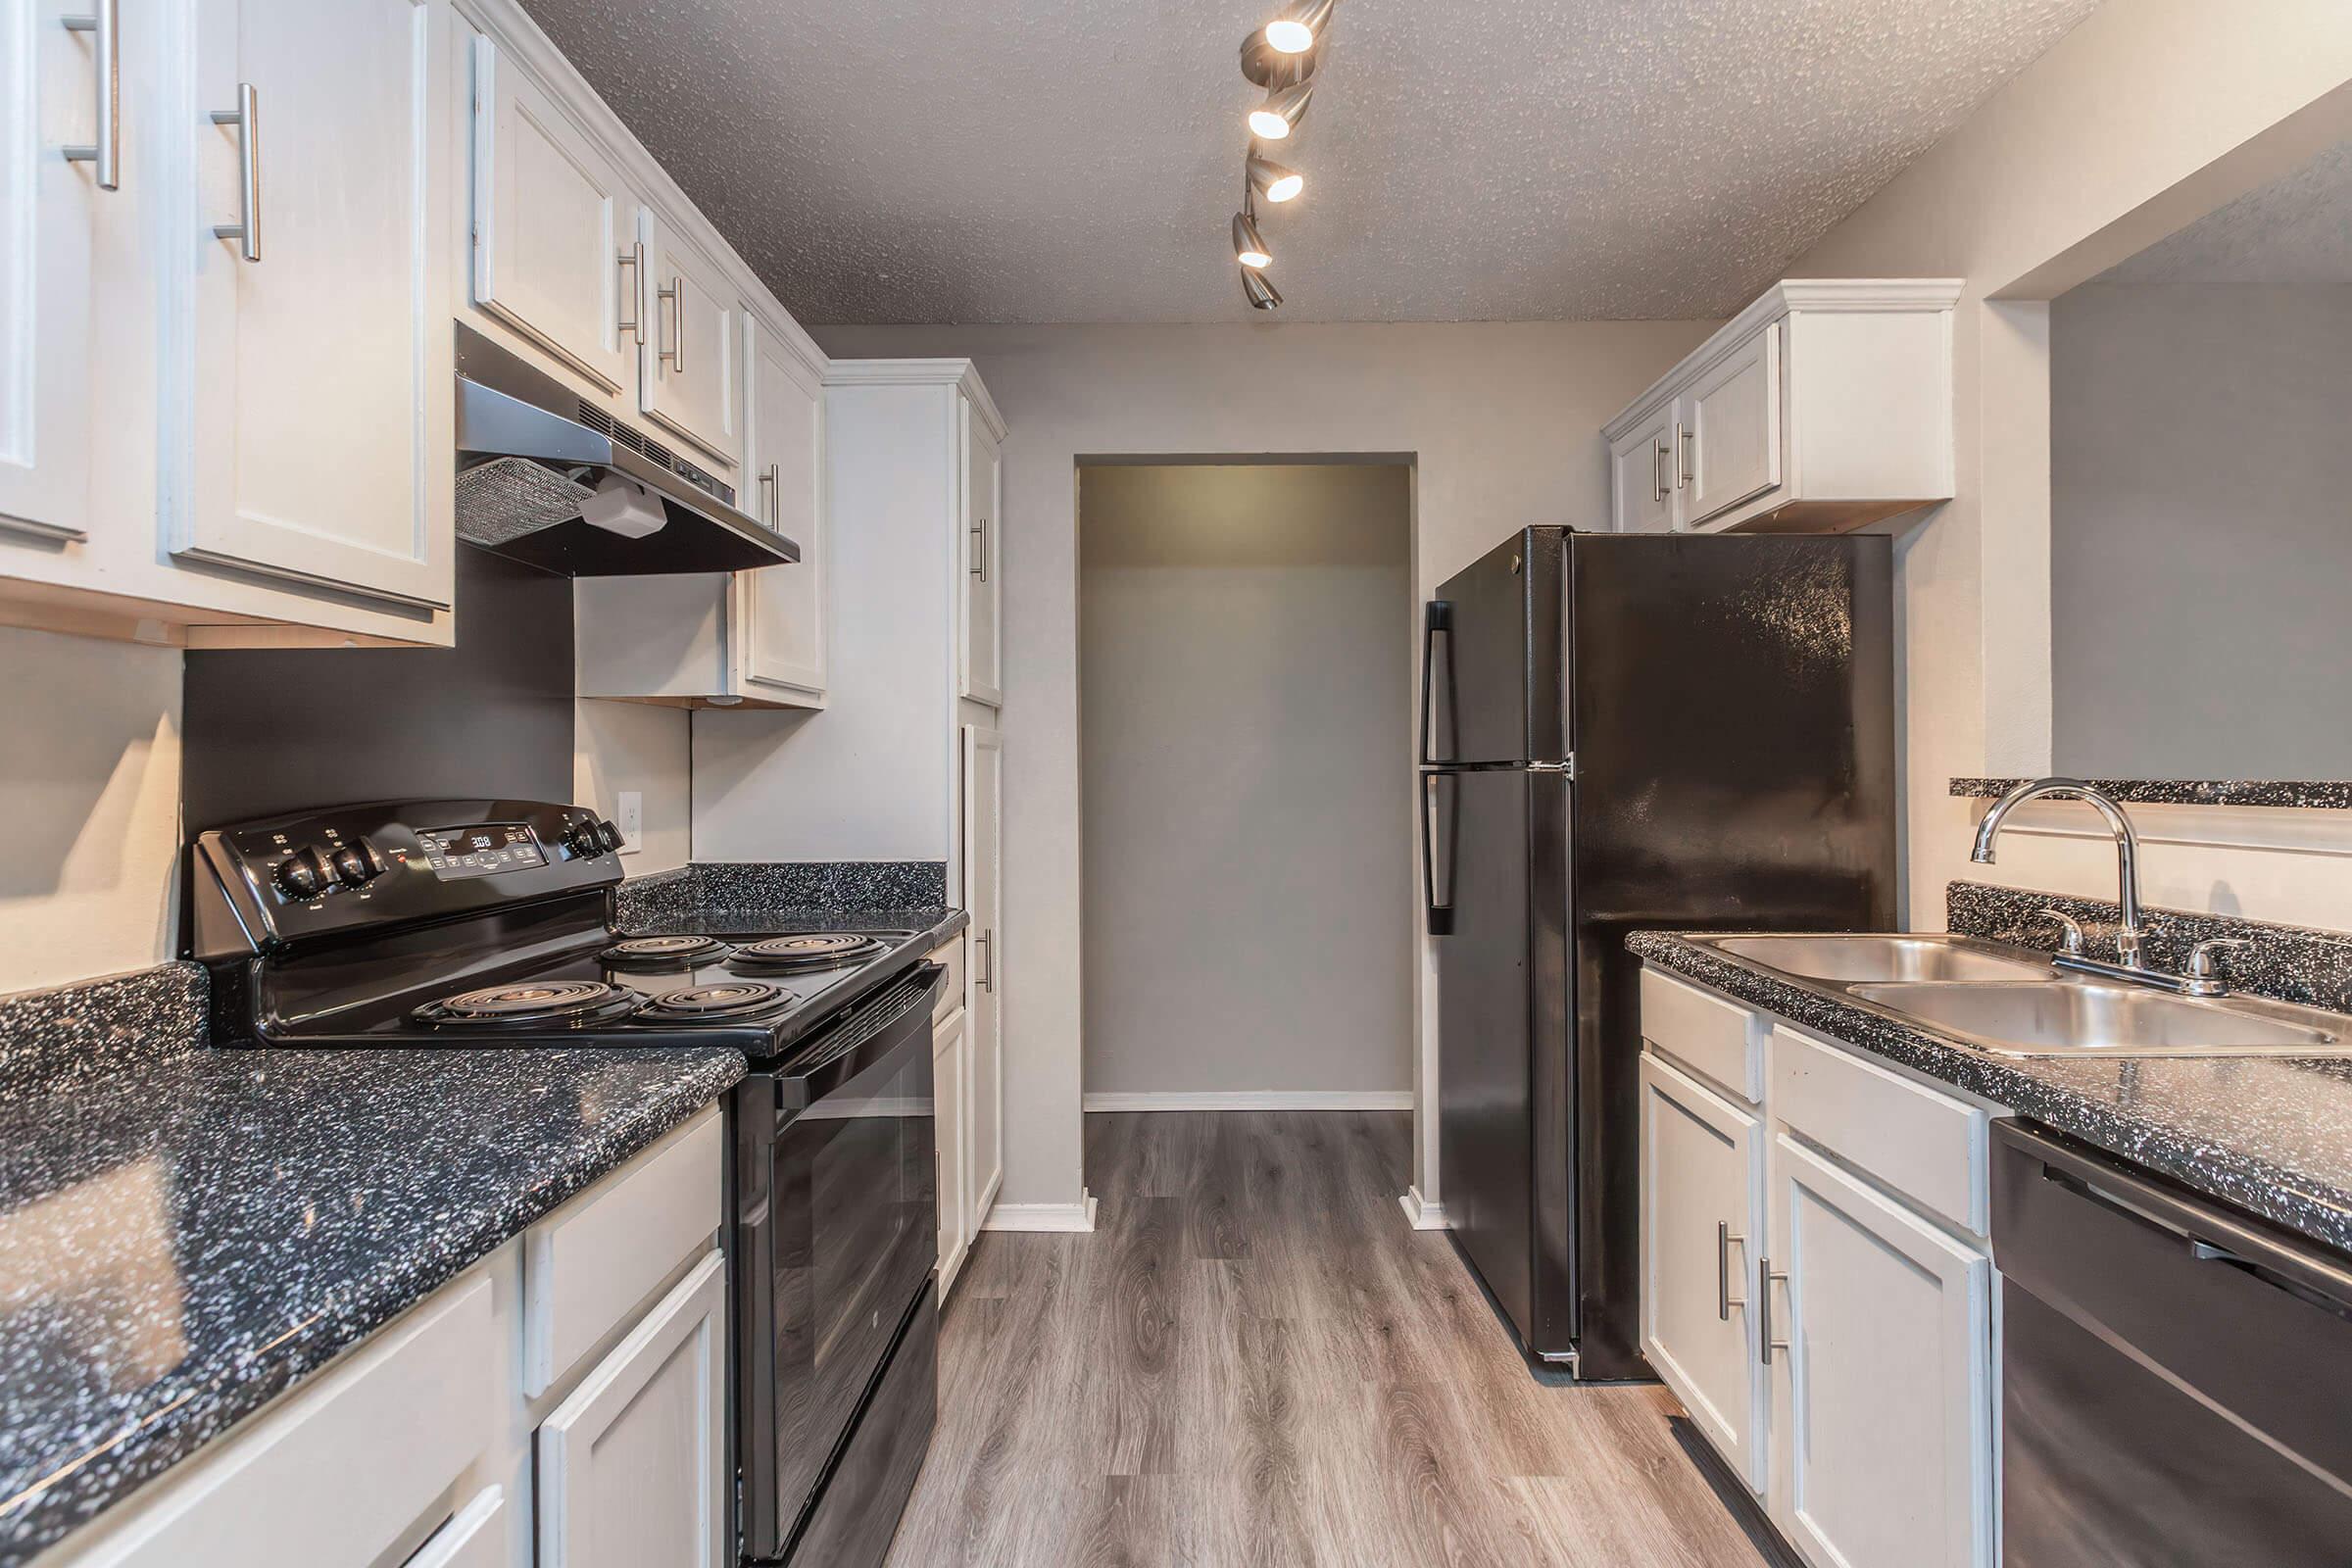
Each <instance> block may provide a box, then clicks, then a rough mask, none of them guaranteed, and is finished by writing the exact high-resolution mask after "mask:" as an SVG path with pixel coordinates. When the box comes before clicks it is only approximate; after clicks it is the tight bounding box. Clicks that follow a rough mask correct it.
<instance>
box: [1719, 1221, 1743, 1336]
mask: <svg viewBox="0 0 2352 1568" xmlns="http://www.w3.org/2000/svg"><path fill="white" fill-rule="evenodd" d="M1734 1247H1737V1248H1739V1249H1740V1250H1741V1251H1743V1252H1744V1251H1745V1250H1747V1238H1746V1237H1744V1236H1742V1235H1740V1233H1739V1232H1738V1231H1735V1230H1733V1229H1732V1228H1731V1226H1730V1225H1728V1224H1726V1223H1724V1222H1723V1221H1722V1220H1717V1221H1716V1222H1715V1320H1716V1321H1717V1322H1719V1323H1729V1322H1730V1321H1731V1320H1732V1308H1733V1307H1735V1306H1737V1307H1740V1308H1741V1309H1743V1310H1744V1309H1745V1307H1746V1306H1747V1298H1746V1297H1744V1296H1734V1295H1733V1294H1732V1249H1733V1248H1734Z"/></svg>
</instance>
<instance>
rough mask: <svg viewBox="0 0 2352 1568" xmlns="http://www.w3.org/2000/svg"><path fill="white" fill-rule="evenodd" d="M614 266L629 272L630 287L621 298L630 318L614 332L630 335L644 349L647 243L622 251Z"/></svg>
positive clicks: (640, 242)
mask: <svg viewBox="0 0 2352 1568" xmlns="http://www.w3.org/2000/svg"><path fill="white" fill-rule="evenodd" d="M614 265H615V266H616V267H625V268H627V269H628V270H629V286H628V288H627V290H626V291H624V292H623V293H622V294H621V296H620V300H621V304H622V306H623V307H624V308H625V309H626V310H627V312H628V319H626V320H624V321H622V322H621V323H620V324H619V325H618V326H617V327H615V328H614V330H616V331H621V332H626V333H628V334H629V336H631V337H633V338H635V339H636V340H637V346H638V347H639V348H643V347H645V241H643V240H639V241H638V242H637V243H636V244H634V245H632V246H630V247H629V248H628V249H627V250H625V251H622V252H621V253H620V254H619V256H618V257H617V258H615V260H614Z"/></svg>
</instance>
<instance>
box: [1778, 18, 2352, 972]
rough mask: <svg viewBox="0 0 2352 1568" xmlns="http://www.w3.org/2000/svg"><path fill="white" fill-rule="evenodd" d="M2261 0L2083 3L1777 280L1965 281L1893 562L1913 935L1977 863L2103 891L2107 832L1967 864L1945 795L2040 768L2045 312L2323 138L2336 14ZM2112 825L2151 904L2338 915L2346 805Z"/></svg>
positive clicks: (2047, 682)
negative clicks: (1918, 512) (1940, 458)
mask: <svg viewBox="0 0 2352 1568" xmlns="http://www.w3.org/2000/svg"><path fill="white" fill-rule="evenodd" d="M2259 9H2260V24H2259V25H2253V24H2252V22H2251V14H2250V13H2249V11H2248V9H2247V8H2246V7H2244V6H2242V5H2237V4H2233V3H2229V0H2133V3H2132V4H2130V5H2110V6H2104V7H2101V8H2100V9H2099V10H2098V11H2096V12H2094V13H2092V15H2091V16H2090V17H2089V18H2088V19H2087V20H2085V21H2084V22H2083V23H2082V25H2080V26H2078V27H2077V28H2075V30H2074V31H2072V32H2070V33H2068V34H2067V35H2066V37H2065V38H2064V39H2062V40H2060V42H2059V43H2058V44H2057V45H2056V46H2055V47H2053V48H2052V49H2051V50H2050V51H2049V52H2048V53H2047V54H2045V55H2043V56H2042V57H2041V58H2040V59H2039V60H2037V61H2036V62H2034V65H2032V66H2031V67H2029V68H2028V69H2027V70H2026V71H2025V72H2023V73H2020V74H2019V75H2018V76H2017V77H2016V78H2015V79H2014V80H2012V81H2011V82H2010V83H2009V84H2008V85H2007V86H2005V87H2003V88H2002V89H2001V91H1999V92H1998V93H1996V94H1994V95H1993V97H1992V98H1991V99H1990V100H1988V101H1987V102H1986V104H1985V107H1984V108H1983V109H1981V110H1979V111H1978V112H1977V113H1976V114H1975V115H1974V116H1973V117H1971V118H1970V120H1969V121H1968V122H1967V123H1965V124H1963V125H1962V126H1961V127H1960V128H1959V129H1958V130H1957V131H1955V132H1953V133H1952V135H1950V136H1949V137H1947V138H1946V139H1945V140H1944V141H1942V142H1941V143H1939V144H1938V145H1937V146H1936V147H1935V148H1933V149H1931V150H1930V151H1929V152H1928V153H1927V154H1926V155H1925V156H1923V157H1922V158H1920V159H1919V161H1918V162H1916V163H1914V164H1913V165H1912V166H1911V167H1910V168H1909V169H1907V170H1906V171H1904V172H1902V173H1901V174H1899V175H1897V176H1896V177H1895V178H1894V179H1893V180H1891V181H1889V182H1888V183H1887V186H1886V187H1885V188H1884V189H1882V190H1881V191H1880V192H1879V193H1878V194H1877V195H1875V196H1873V197H1872V198H1871V199H1870V200H1869V201H1868V202H1866V203H1864V204H1863V205H1862V206H1861V207H1860V208H1859V209H1858V210H1856V211H1855V212H1854V213H1853V214H1852V216H1850V217H1848V218H1847V219H1846V220H1845V221H1842V222H1840V223H1839V224H1838V225H1837V226H1836V227H1835V228H1833V229H1832V230H1831V231H1830V232H1829V234H1828V235H1826V236H1825V237H1824V238H1823V239H1822V240H1821V241H1820V242H1819V243H1818V244H1816V245H1815V246H1814V248H1813V249H1812V250H1810V251H1808V252H1807V253H1806V254H1805V255H1804V256H1803V257H1802V258H1800V259H1799V260H1798V261H1797V262H1796V263H1795V264H1793V265H1792V266H1791V267H1790V268H1789V269H1788V270H1789V275H1791V276H1800V277H1925V276H1944V277H1951V276H1957V277H1961V278H1964V279H1965V280H1966V285H1967V287H1966V292H1965V293H1964V295H1963V296H1962V299H1961V301H1960V305H1959V310H1958V313H1957V316H1956V319H1955V324H1954V332H1953V338H1954V342H1953V350H1954V372H1955V382H1956V385H1955V393H1956V398H1955V402H1956V406H1957V408H1958V411H1959V418H1958V430H1957V455H1958V474H1959V495H1958V498H1957V499H1955V500H1954V501H1952V502H1950V503H1948V504H1946V505H1945V506H1942V507H1940V508H1937V509H1936V511H1934V512H1933V513H1931V514H1929V515H1927V516H1926V517H1925V518H1924V519H1922V520H1921V521H1920V522H1918V523H1917V524H1915V525H1914V526H1912V527H1911V528H1910V529H1909V530H1908V531H1907V533H1906V534H1905V536H1904V538H1903V539H1902V541H1901V542H1900V544H1899V546H1898V550H1897V561H1898V564H1899V565H1898V571H1899V578H1898V581H1899V585H1900V586H1899V590H1898V594H1899V600H1900V605H1901V611H1902V616H1903V620H1904V659H1905V669H1904V690H1903V703H1904V708H1905V735H1906V752H1905V759H1904V761H1905V770H1906V775H1907V779H1906V786H1905V799H1906V803H1907V808H1908V822H1907V831H1908V837H1907V855H1908V861H1909V875H1908V886H1909V893H1910V911H1909V912H1910V918H1911V921H1912V923H1913V924H1915V925H1918V926H1921V927H1925V928H1932V927H1936V926H1939V925H1941V924H1942V922H1943V918H1944V912H1943V893H1944V888H1945V885H1946V884H1947V883H1949V882H1951V881H1952V880H1954V879H1955V878H1973V879H1975V880H1985V879H1986V873H1987V872H1989V873H1990V874H1991V875H1992V876H1993V877H1996V878H1998V879H1999V880H2001V881H2003V882H2005V883H2006V884H2008V885H2011V886H2018V887H2039V888H2046V889H2049V890H2051V891H2054V892H2061V893H2071V894H2076V895H2080V896H2083V897H2098V898H2113V897H2114V893H2115V855H2114V849H2113V846H2112V845H2111V844H2110V843H2109V841H2108V840H2107V838H2106V836H2105V834H2104V833H2103V832H2092V833H2079V832H2076V831H2073V830H2071V829H2070V828H2069V827H2068V825H2067V818H2065V817H2064V816H2062V815H2057V814H2050V815H2048V817H2047V820H2048V821H2049V822H2050V823H2051V825H2052V827H2053V828H2056V829H2058V831H2056V832H2038V831H2025V832H2018V833H2013V834H2011V835H2010V836H2009V837H2008V838H2007V839H2006V840H2005V841H2004V842H2003V844H2002V846H2001V858H2000V863H1999V865H1998V866H1997V867H1982V866H1973V867H1972V866H1971V865H1970V863H1969V860H1968V849H1969V842H1970V837H1971V828H1972V825H1973V822H1974V819H1975V816H1976V814H1977V812H1978V811H1980V810H1981V809H1983V805H1984V803H1983V802H1978V801H1964V800H1955V799H1953V798H1952V797H1951V796H1949V795H1948V794H1947V793H1946V788H1947V785H1948V782H1949V780H1951V779H1952V778H1954V777H1960V776H1980V775H2018V774H2035V773H2042V772H2046V771H2048V769H2049V766H2050V760H2051V757H2052V739H2053V737H2052V729H2051V621H2050V559H2051V556H2050V470H2051V464H2050V427H2049V416H2050V380H2049V368H2048V336H2049V314H2050V308H2049V306H2048V305H2047V304H2046V303H2043V302H2045V301H2046V300H2048V299H2049V298H2050V297H2051V296H2052V295H2054V294H2056V293H2061V292H2063V291H2064V290H2065V289H2066V288H2068V287H2070V286H2072V285H2073V284H2075V283H2077V282H2079V281H2082V280H2083V279H2085V278H2087V277H2090V276H2093V275H2095V274H2097V273H2098V272H2100V271H2103V270H2106V269H2107V268H2108V267H2111V266H2113V265H2114V264H2115V263H2117V262H2120V261H2122V260H2124V258H2125V257H2126V256H2128V255H2131V254H2132V253H2134V252H2136V251H2137V250H2139V249H2140V248H2141V247H2143V246H2145V245H2146V244H2148V243H2149V242H2151V241H2153V240H2155V239H2156V238H2158V237H2160V236H2161V235H2162V234H2164V233H2166V232H2169V231H2170V230H2171V229H2173V228H2177V227H2180V226H2181V225H2183V224H2185V223H2187V222H2188V221H2192V220H2194V219H2196V218H2198V217H2201V216H2202V215H2203V213H2204V212H2205V211H2206V210H2209V209H2210V207H2212V206H2213V205H2216V204H2217V202H2218V200H2220V199H2225V198H2226V197H2227V196H2229V195H2231V194H2235V192H2236V191H2239V190H2243V189H2245V188H2247V187H2248V186H2249V185H2252V184H2257V183H2260V182H2261V181H2262V180H2264V179H2267V178H2270V177H2272V176H2274V175H2276V174H2278V173H2283V172H2285V171H2286V170H2287V169H2288V168H2291V167H2294V166H2295V165H2296V164H2299V163H2301V162H2302V161H2304V160H2305V159H2306V158H2308V157H2310V156H2311V155H2312V154H2313V153H2315V152H2317V151H2318V150H2319V149H2320V148H2321V147H2324V146H2327V145H2329V144H2332V143H2333V142H2335V141H2337V140H2340V139H2341V138H2342V137H2343V136H2344V135H2345V134H2346V130H2347V125H2346V122H2347V120H2352V87H2347V86H2346V85H2345V84H2346V83H2347V81H2352V6H2346V5H2344V4H2342V3H2341V0H2267V3H2266V4H2265V5H2263V6H2262V7H2261V8H2259ZM2281 39H2291V40H2293V43H2292V46H2291V47H2281V46H2280V40H2281ZM2290 122H2291V123H2290ZM2282 123H2286V129H2285V131H2284V132H2283V133H2282V134H2278V135H2271V134H2268V133H2271V132H2273V131H2274V127H2278V126H2280V125H2281V124H2282ZM2232 163H2234V164H2236V165H2237V166H2238V167H2236V168H2234V169H2233V168H2231V167H2230V166H2231V164H2232ZM2066 810H2067V808H2064V807H2060V808H2054V809H2053V813H2060V812H2064V811H2066ZM2133 815H2134V817H2135V818H2136V819H2137V820H2138V821H2139V822H2140V824H2141V826H2142V829H2143V837H2145V838H2146V839H2147V840H2148V849H2147V852H2146V854H2145V856H2144V857H2143V859H2142V864H2141V870H2142V875H2143V878H2144V879H2145V886H2146V893H2147V897H2148V899H2149V901H2150V902H2151V903H2162V904H2168V905H2172V906H2175V907H2182V908H2188V909H2203V910H2215V911H2220V912H2243V913H2245V914H2249V915H2252V916H2254V917H2256V918H2260V919H2265V920H2278V921H2288V922H2294V923H2300V924H2309V925H2320V926H2327V927H2332V928H2337V929H2347V928H2352V882H2348V881H2347V880H2346V879H2345V878H2344V876H2343V875H2342V871H2341V867H2342V864H2343V859H2342V857H2343V856H2344V855H2345V854H2346V853H2352V813H2346V812H2342V811H2309V812H2294V811H2259V812H2254V813H2252V815H2251V817H2249V815H2248V814H2247V813H2245V812H2235V813H2232V812H2228V811H2224V810H2221V809H2216V808H2208V807H2183V808H2175V809H2165V808H2154V807H2151V808H2144V809H2141V808H2135V809H2134V810H2133ZM2082 826H2085V827H2092V828H2095V823H2087V822H2086V823H2083V824H2082Z"/></svg>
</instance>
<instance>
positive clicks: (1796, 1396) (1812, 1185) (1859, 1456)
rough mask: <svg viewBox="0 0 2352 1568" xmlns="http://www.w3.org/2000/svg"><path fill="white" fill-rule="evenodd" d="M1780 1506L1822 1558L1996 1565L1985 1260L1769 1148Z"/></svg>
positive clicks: (1834, 1174)
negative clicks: (1993, 1536) (1770, 1159)
mask: <svg viewBox="0 0 2352 1568" xmlns="http://www.w3.org/2000/svg"><path fill="white" fill-rule="evenodd" d="M1772 1210H1773V1213H1772V1249H1773V1250H1772V1251H1771V1253H1770V1254H1768V1261H1767V1262H1766V1263H1765V1264H1764V1265H1763V1268H1764V1271H1765V1273H1766V1274H1767V1276H1768V1279H1767V1283H1766V1286H1765V1288H1766V1289H1768V1290H1770V1291H1771V1292H1772V1297H1771V1299H1770V1302H1769V1310H1768V1311H1767V1312H1766V1313H1765V1314H1764V1315H1765V1316H1766V1317H1768V1318H1769V1319H1770V1321H1769V1323H1767V1324H1766V1325H1765V1326H1766V1327H1767V1328H1768V1329H1769V1331H1770V1333H1771V1335H1772V1337H1773V1346H1772V1357H1773V1362H1772V1367H1773V1370H1772V1498H1771V1503H1772V1506H1771V1513H1772V1517H1773V1520H1774V1522H1776V1523H1777V1524H1779V1525H1780V1527H1781V1529H1782V1531H1783V1532H1784V1533H1785V1534H1786V1535H1788V1536H1789V1539H1790V1540H1791V1541H1792V1542H1794V1543H1795V1544H1796V1546H1797V1548H1798V1549H1799V1550H1800V1551H1802V1552H1803V1553H1804V1554H1805V1555H1806V1556H1807V1557H1808V1558H1810V1559H1811V1560H1812V1561H1814V1562H1816V1563H1823V1564H1838V1565H1840V1568H1846V1565H1850V1568H1870V1565H1874V1564H1886V1565H1887V1568H1898V1565H1899V1568H1989V1565H1990V1564H1991V1563H1992V1562H1993V1560H1994V1553H1993V1540H1992V1480H1993V1438H1992V1386H1993V1377H1992V1322H1991V1314H1992V1262H1991V1259H1990V1258H1988V1257H1987V1256H1986V1255H1985V1253H1984V1252H1983V1251H1980V1250H1977V1249H1976V1248H1973V1247H1969V1246H1966V1245H1964V1244H1962V1243H1961V1242H1958V1241H1956V1240H1954V1239H1953V1238H1952V1237H1950V1236H1948V1235H1946V1234H1945V1233H1944V1232H1943V1231H1942V1230H1941V1229H1939V1228H1938V1227H1936V1226H1935V1225H1933V1224H1931V1223H1929V1222H1928V1221H1927V1220H1926V1219H1923V1218H1921V1217H1920V1216H1919V1215H1918V1214H1916V1213H1914V1212H1913V1211H1912V1210H1910V1209H1909V1208H1907V1207H1905V1206H1904V1205H1903V1204H1901V1203H1899V1202H1897V1201H1894V1200H1893V1199H1891V1198H1889V1197H1887V1195H1885V1194H1884V1193H1881V1192H1880V1191H1878V1190H1877V1189H1876V1188H1874V1187H1872V1186H1870V1185H1868V1184H1867V1183H1865V1182H1863V1181H1862V1180H1861V1179H1860V1178H1858V1177H1855V1176H1852V1175H1849V1174H1847V1173H1846V1172H1845V1171H1843V1170H1841V1169H1839V1168H1838V1166H1836V1165H1833V1164H1832V1163H1830V1162H1829V1161H1828V1160H1826V1159H1824V1158H1823V1157H1821V1155H1819V1154H1817V1153H1815V1152H1813V1151H1811V1150H1809V1149H1807V1148H1806V1147H1805V1146H1804V1145H1802V1144H1800V1143H1798V1142H1797V1141H1796V1140H1795V1139H1793V1138H1790V1137H1789V1136H1788V1135H1787V1134H1783V1135H1781V1136H1780V1137H1779V1138H1777V1139H1775V1140H1774V1141H1773V1148H1772Z"/></svg>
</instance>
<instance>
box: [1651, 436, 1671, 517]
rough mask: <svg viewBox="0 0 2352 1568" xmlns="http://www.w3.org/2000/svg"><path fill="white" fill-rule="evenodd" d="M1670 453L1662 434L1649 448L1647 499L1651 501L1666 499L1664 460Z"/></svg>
mask: <svg viewBox="0 0 2352 1568" xmlns="http://www.w3.org/2000/svg"><path fill="white" fill-rule="evenodd" d="M1671 455H1672V454H1671V453H1670V452H1669V450H1668V448H1667V445H1666V440H1665V438H1664V437H1663V436H1661V437H1659V438H1658V440H1657V441H1656V442H1655V443H1654V444H1653V445H1652V446H1651V447H1650V449H1649V499H1650V500H1651V502H1653V503H1655V502H1659V501H1663V500H1665V499H1666V460H1667V458H1668V457H1670V456H1671Z"/></svg>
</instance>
